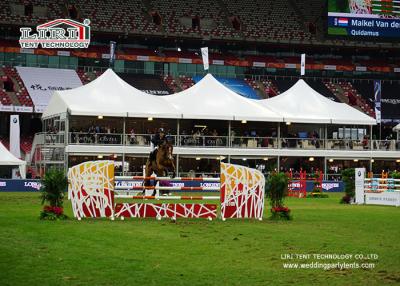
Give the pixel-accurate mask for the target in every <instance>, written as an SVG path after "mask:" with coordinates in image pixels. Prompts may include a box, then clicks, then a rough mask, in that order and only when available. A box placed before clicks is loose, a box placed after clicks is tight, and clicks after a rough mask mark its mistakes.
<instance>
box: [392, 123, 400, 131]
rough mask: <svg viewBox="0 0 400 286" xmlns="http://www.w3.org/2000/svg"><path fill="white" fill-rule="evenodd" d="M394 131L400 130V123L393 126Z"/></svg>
mask: <svg viewBox="0 0 400 286" xmlns="http://www.w3.org/2000/svg"><path fill="white" fill-rule="evenodd" d="M393 131H397V132H399V131H400V123H399V124H397V125H396V126H395V127H393Z"/></svg>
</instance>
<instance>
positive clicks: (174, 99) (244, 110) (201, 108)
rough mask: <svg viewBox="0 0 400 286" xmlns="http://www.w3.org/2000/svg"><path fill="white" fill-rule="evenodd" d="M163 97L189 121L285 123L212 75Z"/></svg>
mask: <svg viewBox="0 0 400 286" xmlns="http://www.w3.org/2000/svg"><path fill="white" fill-rule="evenodd" d="M163 98H165V99H166V100H167V101H168V102H169V103H171V104H172V105H173V106H174V107H175V108H176V109H178V110H179V112H180V113H181V114H182V118H187V119H220V120H249V121H272V122H281V121H283V116H282V115H279V114H278V113H276V112H273V111H272V110H270V109H269V108H268V107H262V106H260V105H258V104H257V103H255V102H254V101H252V100H249V99H246V98H244V97H243V96H241V95H239V94H237V93H235V92H234V91H232V90H230V89H229V88H227V87H225V86H224V85H223V84H222V83H220V82H219V81H218V80H216V79H215V78H214V77H213V76H212V75H211V74H207V75H206V76H205V77H204V78H202V79H201V80H200V81H199V82H198V83H197V84H195V85H194V86H192V87H190V88H188V89H186V90H184V91H182V92H179V93H176V94H171V95H167V96H164V97H163Z"/></svg>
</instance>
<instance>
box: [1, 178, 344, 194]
mask: <svg viewBox="0 0 400 286" xmlns="http://www.w3.org/2000/svg"><path fill="white" fill-rule="evenodd" d="M293 184H296V181H294V182H293ZM141 185H142V181H116V182H115V186H116V187H119V186H131V187H132V186H141ZM170 185H171V186H173V187H219V183H218V182H198V181H192V182H191V181H176V182H171V183H170ZM40 187H41V183H40V180H11V179H0V192H39V190H40ZM313 187H314V182H313V181H307V192H311V191H312V190H313ZM322 189H323V191H324V192H344V184H343V182H342V181H323V182H322ZM175 192H176V191H175ZM179 192H180V191H179ZM201 192H206V191H201ZM208 192H215V191H208Z"/></svg>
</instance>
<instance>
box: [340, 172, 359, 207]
mask: <svg viewBox="0 0 400 286" xmlns="http://www.w3.org/2000/svg"><path fill="white" fill-rule="evenodd" d="M355 176H356V173H355V169H354V168H348V169H345V170H343V171H342V180H343V183H344V192H345V196H344V197H343V198H342V199H341V201H340V202H341V203H347V204H348V203H350V202H351V201H352V200H353V198H354V196H355V188H356V187H355Z"/></svg>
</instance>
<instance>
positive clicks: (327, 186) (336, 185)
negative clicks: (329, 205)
mask: <svg viewBox="0 0 400 286" xmlns="http://www.w3.org/2000/svg"><path fill="white" fill-rule="evenodd" d="M322 188H323V189H324V190H327V191H329V190H331V189H336V188H339V183H322Z"/></svg>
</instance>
